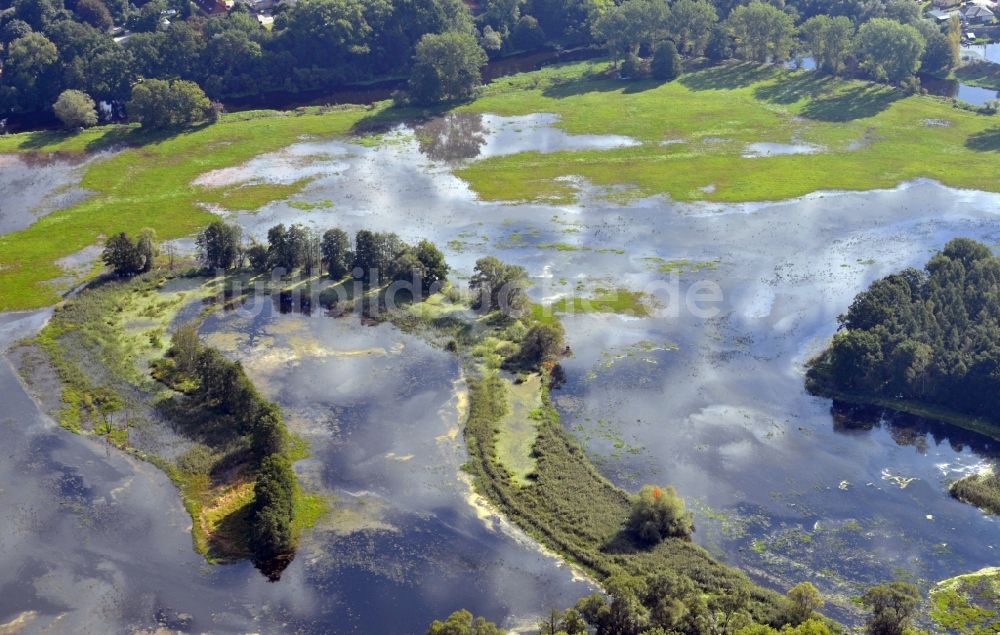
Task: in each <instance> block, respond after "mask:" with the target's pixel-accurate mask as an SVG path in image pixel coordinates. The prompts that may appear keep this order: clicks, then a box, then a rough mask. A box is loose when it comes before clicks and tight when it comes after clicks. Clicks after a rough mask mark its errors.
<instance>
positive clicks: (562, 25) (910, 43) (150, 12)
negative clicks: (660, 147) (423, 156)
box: [0, 0, 959, 127]
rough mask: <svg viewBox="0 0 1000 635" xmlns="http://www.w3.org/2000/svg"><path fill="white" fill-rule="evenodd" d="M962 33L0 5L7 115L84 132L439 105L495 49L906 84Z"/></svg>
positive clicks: (514, 10) (841, 7)
mask: <svg viewBox="0 0 1000 635" xmlns="http://www.w3.org/2000/svg"><path fill="white" fill-rule="evenodd" d="M115 27H125V28H128V29H129V33H128V35H127V36H125V37H119V38H117V39H116V38H114V37H112V33H113V31H112V28H115ZM958 29H959V27H958V24H957V23H953V24H950V25H948V26H946V27H945V28H943V29H942V28H941V27H938V26H937V25H936V24H934V23H932V22H931V21H929V20H924V19H922V18H921V14H920V7H919V5H918V4H917V3H914V2H912V0H838V1H837V2H818V1H817V0H787V1H785V0H770V1H768V2H764V1H762V0H669V1H668V0H623V1H621V2H614V1H612V0H485V1H484V2H482V3H481V5H480V10H479V12H478V13H477V15H476V16H473V15H472V13H470V10H469V8H468V6H467V5H466V4H465V3H463V2H462V1H461V0H413V1H412V2H389V1H388V0H300V1H299V2H297V3H294V4H292V3H280V4H278V5H277V7H276V9H275V15H274V23H273V26H272V27H271V28H265V27H264V26H262V25H261V23H260V22H259V21H258V20H257V18H256V16H254V15H252V14H251V13H250V12H249V11H248V10H247V8H246V6H245V5H244V4H243V3H242V2H237V3H236V4H235V5H234V7H233V8H232V10H230V11H229V12H228V13H225V14H222V15H214V16H205V15H203V14H201V13H200V11H199V10H197V8H196V5H195V4H193V3H192V2H190V1H188V0H132V1H131V2H130V1H129V0H2V1H0V46H2V55H0V62H2V64H3V74H2V76H0V110H3V111H6V112H41V111H48V110H55V112H56V113H57V114H59V116H60V118H61V119H62V120H63V121H64V122H65V123H66V125H67V126H70V127H80V126H86V125H92V123H94V122H96V120H97V111H96V110H95V108H96V106H95V105H94V104H95V102H104V103H107V104H126V103H127V106H126V110H127V112H128V115H129V117H130V118H132V119H134V120H136V121H140V122H142V123H143V125H147V126H154V127H163V126H169V125H181V124H185V123H191V122H194V121H200V120H203V119H210V118H211V117H213V116H214V115H215V114H216V113H217V112H218V108H217V107H216V108H213V107H212V100H215V101H218V100H224V99H231V98H235V97H245V96H250V95H261V94H266V93H270V92H285V93H295V92H299V91H306V90H315V89H329V88H333V87H337V86H342V85H344V84H348V83H353V82H359V81H365V80H371V79H375V78H399V77H409V78H410V84H409V94H408V96H407V97H406V99H407V100H411V101H415V102H418V103H429V102H433V101H439V100H448V99H462V98H466V97H469V96H470V95H472V94H473V92H474V91H475V89H476V87H477V86H478V85H479V84H480V80H481V75H480V71H481V68H482V67H483V65H484V64H485V63H486V62H487V59H488V57H490V56H494V57H495V56H498V55H504V54H509V53H513V52H517V51H525V50H534V49H537V48H539V47H543V46H557V47H573V46H592V45H600V46H604V47H606V48H607V49H608V52H609V53H610V54H611V56H612V57H613V58H615V59H616V60H619V59H621V60H624V62H625V68H624V70H625V71H627V73H626V74H628V75H629V76H633V77H638V76H642V75H643V74H644V73H646V72H654V73H655V74H656V75H657V76H658V77H661V78H663V79H671V78H672V77H674V76H676V74H677V73H678V72H679V64H678V61H679V57H678V54H680V55H685V56H690V57H700V56H707V57H709V58H710V59H713V60H725V59H730V58H738V59H745V60H749V61H753V62H781V61H784V60H785V59H787V58H788V57H789V56H790V55H791V54H792V53H795V52H802V53H807V54H810V55H812V56H813V57H815V58H816V60H817V61H818V62H819V64H820V66H821V68H822V69H823V70H825V71H826V72H831V73H836V72H849V73H852V74H864V75H867V76H869V77H871V78H873V79H877V80H883V81H888V82H891V83H900V82H909V81H911V78H912V76H913V74H914V73H916V72H917V70H918V69H922V70H924V71H930V72H939V71H943V70H946V69H947V68H948V67H950V66H951V65H953V64H954V63H955V62H956V60H957V46H958V39H957V37H958V33H959V31H958ZM67 91H72V92H67ZM56 104H59V107H58V108H56Z"/></svg>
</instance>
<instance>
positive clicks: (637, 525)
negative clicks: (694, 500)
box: [626, 485, 694, 545]
mask: <svg viewBox="0 0 1000 635" xmlns="http://www.w3.org/2000/svg"><path fill="white" fill-rule="evenodd" d="M626 527H627V528H628V530H629V531H630V532H632V533H633V534H634V535H635V537H636V538H638V539H639V540H640V541H641V542H643V543H645V544H647V545H655V544H657V543H659V542H661V541H663V540H666V539H667V538H684V539H688V538H690V537H691V533H692V532H694V515H693V514H692V513H691V512H690V511H688V510H687V509H686V508H685V504H684V499H683V498H681V497H680V496H679V495H678V494H677V490H675V489H674V488H673V486H672V485H668V486H666V487H659V486H656V485H645V486H643V488H642V489H641V490H639V493H638V494H637V495H636V497H635V500H634V501H633V502H632V510H631V512H630V514H629V518H628V522H627V523H626Z"/></svg>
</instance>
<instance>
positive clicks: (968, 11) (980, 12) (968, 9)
mask: <svg viewBox="0 0 1000 635" xmlns="http://www.w3.org/2000/svg"><path fill="white" fill-rule="evenodd" d="M959 14H960V15H961V16H962V22H966V23H968V24H990V23H992V22H993V20H994V18H996V16H995V15H994V14H993V12H992V11H990V10H989V9H987V8H986V7H984V6H982V5H980V4H967V5H965V6H964V7H962V9H961V10H960V11H959Z"/></svg>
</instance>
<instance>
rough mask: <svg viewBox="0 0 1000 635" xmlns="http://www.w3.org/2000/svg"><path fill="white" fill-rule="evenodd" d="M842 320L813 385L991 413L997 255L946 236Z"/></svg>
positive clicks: (998, 379) (998, 396)
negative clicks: (920, 263)
mask: <svg viewBox="0 0 1000 635" xmlns="http://www.w3.org/2000/svg"><path fill="white" fill-rule="evenodd" d="M839 322H840V329H839V331H838V332H837V334H836V335H835V336H834V338H833V342H832V343H831V345H830V348H829V349H827V351H826V352H825V353H823V354H822V355H821V356H820V357H818V358H817V359H816V360H814V361H813V362H812V364H811V368H810V369H809V373H808V376H807V380H808V382H809V385H810V387H811V388H812V389H814V390H818V391H829V390H833V391H835V392H841V393H849V394H857V395H864V396H873V397H881V398H887V399H905V400H913V401H917V402H921V403H925V404H932V405H935V406H944V407H946V408H949V409H952V410H954V411H957V412H960V413H964V414H967V415H974V416H983V417H987V418H990V419H994V418H995V417H996V413H997V410H998V407H1000V258H998V257H997V256H994V255H993V253H992V252H991V251H990V249H989V247H987V246H986V245H983V244H981V243H978V242H976V241H974V240H970V239H967V238H956V239H954V240H952V241H950V242H949V243H948V244H947V245H945V247H944V249H942V250H941V252H939V253H938V254H936V255H935V256H934V257H933V258H931V259H930V261H929V262H928V263H927V265H926V266H925V267H924V269H923V270H917V269H907V270H905V271H902V272H900V273H898V274H894V275H891V276H887V277H885V278H882V279H880V280H876V281H875V282H874V283H872V285H871V286H870V287H869V288H868V290H866V291H863V292H862V293H860V294H858V296H857V297H856V298H855V299H854V301H853V302H852V303H851V306H850V308H849V309H848V310H847V313H845V314H844V315H842V316H840V317H839Z"/></svg>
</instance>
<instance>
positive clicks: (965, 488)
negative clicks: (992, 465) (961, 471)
mask: <svg viewBox="0 0 1000 635" xmlns="http://www.w3.org/2000/svg"><path fill="white" fill-rule="evenodd" d="M948 491H950V492H951V495H952V496H954V497H955V498H957V499H959V500H962V501H966V502H967V503H972V504H973V505H975V506H976V507H979V508H980V509H983V510H986V511H987V512H989V513H991V514H1000V474H998V473H996V472H986V473H983V474H971V475H969V476H966V477H965V478H961V479H959V480H957V481H955V482H954V483H952V484H951V486H950V487H949V488H948Z"/></svg>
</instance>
